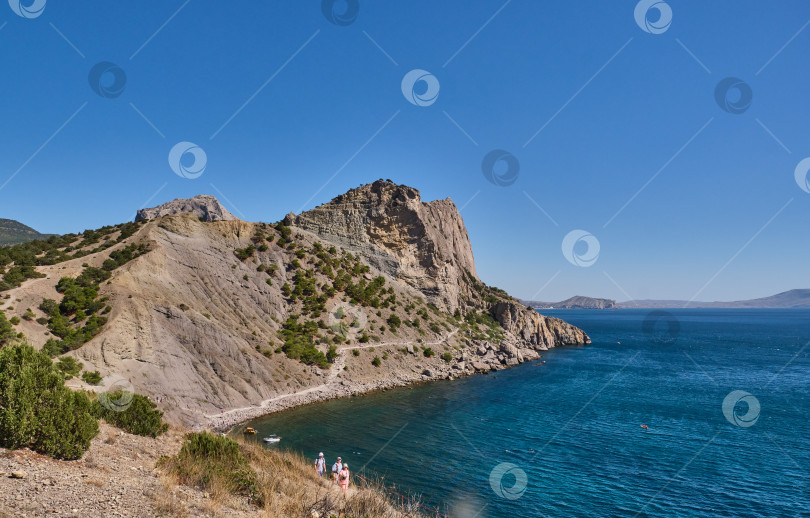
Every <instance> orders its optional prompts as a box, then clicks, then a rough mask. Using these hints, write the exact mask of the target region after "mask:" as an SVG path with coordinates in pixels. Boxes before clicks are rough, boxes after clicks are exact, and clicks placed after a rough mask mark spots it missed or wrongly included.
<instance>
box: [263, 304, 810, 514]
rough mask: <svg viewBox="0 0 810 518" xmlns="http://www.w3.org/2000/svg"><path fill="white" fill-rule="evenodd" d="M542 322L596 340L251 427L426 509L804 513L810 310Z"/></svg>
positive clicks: (808, 471)
mask: <svg viewBox="0 0 810 518" xmlns="http://www.w3.org/2000/svg"><path fill="white" fill-rule="evenodd" d="M543 314H546V315H550V316H556V317H559V318H562V319H564V320H566V321H568V322H570V323H572V324H574V325H577V326H579V327H580V328H582V329H584V330H585V331H586V332H587V333H588V335H589V336H590V337H591V340H592V342H593V343H592V344H590V345H587V346H577V347H560V348H556V349H552V350H550V351H547V352H545V353H543V356H542V358H541V360H539V361H532V362H527V363H523V364H522V365H519V366H517V367H513V368H510V369H505V370H502V371H497V372H493V373H490V374H487V375H474V376H470V377H466V378H462V379H458V380H453V381H435V382H429V383H423V384H418V385H415V386H411V387H406V388H400V389H393V390H389V391H384V392H376V393H372V394H367V395H363V396H356V397H352V398H347V399H341V400H333V401H327V402H322V403H317V404H313V405H309V406H305V407H301V408H296V409H291V410H288V411H284V412H280V413H277V414H272V415H269V416H265V417H263V418H260V419H257V420H254V421H252V422H251V423H248V425H250V426H253V427H255V428H256V429H257V430H258V431H259V434H258V435H257V436H255V437H257V439H256V440H261V437H263V436H266V435H269V434H277V435H279V436H281V437H282V440H281V442H280V443H278V444H277V445H269V446H267V447H268V448H284V449H290V450H294V451H296V452H300V453H302V454H304V455H307V456H308V457H311V458H312V459H313V461H314V459H315V457H316V456H317V455H318V453H319V452H324V454H325V455H326V458H327V465H329V466H331V464H332V463H333V462H334V460H335V458H336V457H337V456H341V457H342V458H343V460H344V461H345V462H347V463H348V464H349V469H350V471H352V472H353V473H355V474H362V475H364V478H363V479H362V480H363V481H365V482H366V483H380V482H382V483H383V484H384V485H385V487H387V488H388V490H389V491H390V495H391V498H392V500H394V501H396V502H397V503H398V504H399V503H402V504H405V505H412V506H413V505H416V504H415V503H414V502H416V501H418V502H419V505H421V506H422V507H420V509H421V510H422V511H423V512H424V513H425V514H426V515H431V513H432V514H433V515H435V516H450V517H454V518H455V517H459V518H473V517H476V518H485V517H524V516H525V517H534V516H544V517H545V516H548V517H557V516H559V517H577V516H587V517H591V518H593V517H603V516H604V517H614V516H616V517H625V516H628V517H633V516H645V517H653V516H654V517H682V516H683V517H717V516H734V517H738V516H739V517H752V518H754V517H765V516H774V517H793V516H807V517H810V346H808V344H810V310H806V309H802V310H784V309H728V310H726V309H667V310H644V309H632V310H629V309H623V310H543Z"/></svg>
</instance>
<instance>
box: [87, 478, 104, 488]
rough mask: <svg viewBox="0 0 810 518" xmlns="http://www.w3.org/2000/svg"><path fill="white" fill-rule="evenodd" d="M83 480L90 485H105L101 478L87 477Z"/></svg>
mask: <svg viewBox="0 0 810 518" xmlns="http://www.w3.org/2000/svg"><path fill="white" fill-rule="evenodd" d="M84 482H85V483H86V484H90V485H91V486H96V487H104V486H105V485H106V482H105V481H103V480H101V479H100V478H88V479H85V481H84Z"/></svg>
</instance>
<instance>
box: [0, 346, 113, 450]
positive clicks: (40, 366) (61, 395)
mask: <svg viewBox="0 0 810 518" xmlns="http://www.w3.org/2000/svg"><path fill="white" fill-rule="evenodd" d="M90 408H91V404H90V400H89V399H88V398H87V395H86V394H84V393H83V392H73V391H72V390H70V389H69V388H67V387H65V378H64V377H63V376H62V374H61V373H59V371H57V370H56V368H55V367H54V365H53V363H52V362H51V359H50V358H48V356H46V355H45V354H42V353H40V352H37V351H36V350H34V348H33V347H31V346H30V345H28V344H18V345H14V346H9V347H4V348H3V349H0V446H2V447H4V448H9V449H15V448H26V447H27V448H31V449H32V450H34V451H36V452H39V453H43V454H45V455H49V456H51V457H56V458H60V459H78V458H79V457H81V456H82V454H84V452H85V451H87V449H88V448H89V447H90V440H91V439H92V438H93V437H95V436H96V435H97V434H98V421H96V419H95V418H94V417H93V416H92V414H91V413H90Z"/></svg>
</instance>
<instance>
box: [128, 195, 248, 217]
mask: <svg viewBox="0 0 810 518" xmlns="http://www.w3.org/2000/svg"><path fill="white" fill-rule="evenodd" d="M181 213H192V214H194V215H195V216H197V217H198V218H199V219H200V220H202V221H206V222H210V221H235V220H238V219H239V218H237V217H236V216H234V215H233V214H231V213H230V212H228V209H226V208H225V207H224V206H223V205H222V204H221V203H220V202H219V200H217V199H216V198H215V197H213V196H211V195H208V194H198V195H197V196H194V197H193V198H177V199H176V200H172V201H170V202H167V203H164V204H163V205H158V206H157V207H152V208H150V209H141V210H139V211H138V213H137V215H136V216H135V221H141V220H149V219H157V218H160V217H162V216H168V215H170V214H181Z"/></svg>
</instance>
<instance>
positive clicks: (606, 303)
mask: <svg viewBox="0 0 810 518" xmlns="http://www.w3.org/2000/svg"><path fill="white" fill-rule="evenodd" d="M521 302H523V303H524V304H526V305H527V306H530V307H533V308H535V309H552V308H553V309H615V308H616V301H615V300H612V299H595V298H593V297H583V296H581V295H575V296H573V297H571V298H570V299H565V300H561V301H560V302H540V301H538V300H524V301H521Z"/></svg>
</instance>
